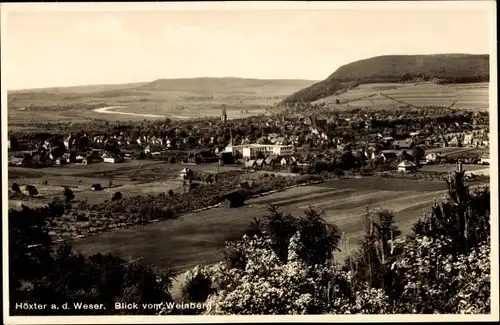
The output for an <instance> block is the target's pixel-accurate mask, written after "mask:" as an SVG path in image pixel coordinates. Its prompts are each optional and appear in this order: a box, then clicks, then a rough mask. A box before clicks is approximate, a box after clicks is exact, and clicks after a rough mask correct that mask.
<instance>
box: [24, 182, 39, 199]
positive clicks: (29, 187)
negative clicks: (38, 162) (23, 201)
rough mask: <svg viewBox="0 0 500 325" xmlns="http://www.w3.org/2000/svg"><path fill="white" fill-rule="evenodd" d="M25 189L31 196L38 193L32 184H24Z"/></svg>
mask: <svg viewBox="0 0 500 325" xmlns="http://www.w3.org/2000/svg"><path fill="white" fill-rule="evenodd" d="M26 191H28V195H29V196H31V197H33V196H35V195H38V190H37V189H36V187H35V186H34V185H26Z"/></svg>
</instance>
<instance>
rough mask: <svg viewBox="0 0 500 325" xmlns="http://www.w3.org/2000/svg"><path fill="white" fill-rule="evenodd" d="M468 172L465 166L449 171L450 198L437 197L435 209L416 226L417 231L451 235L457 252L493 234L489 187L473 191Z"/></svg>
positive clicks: (421, 234)
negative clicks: (440, 200)
mask: <svg viewBox="0 0 500 325" xmlns="http://www.w3.org/2000/svg"><path fill="white" fill-rule="evenodd" d="M464 175H465V172H464V171H462V170H457V171H455V172H454V173H452V174H451V175H449V177H448V179H447V180H446V182H447V185H448V193H447V197H446V199H445V200H444V201H443V202H440V203H439V202H437V201H435V202H434V204H433V206H432V211H431V213H430V214H427V215H425V217H424V218H423V219H421V220H419V221H418V222H417V223H416V224H415V225H414V226H413V231H414V233H415V235H420V236H428V237H431V238H441V237H445V238H450V240H451V242H452V243H453V244H452V245H451V247H450V253H453V254H456V253H458V252H460V253H463V254H466V253H468V252H469V250H471V249H473V248H475V247H478V245H479V244H480V243H483V242H485V241H486V240H487V239H488V238H489V236H490V213H491V212H490V192H489V188H481V189H479V190H476V191H471V190H470V189H469V186H468V185H467V184H466V182H465V179H464Z"/></svg>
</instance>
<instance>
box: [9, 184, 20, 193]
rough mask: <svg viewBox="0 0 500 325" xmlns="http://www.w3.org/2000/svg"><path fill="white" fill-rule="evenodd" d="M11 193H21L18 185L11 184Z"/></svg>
mask: <svg viewBox="0 0 500 325" xmlns="http://www.w3.org/2000/svg"><path fill="white" fill-rule="evenodd" d="M11 189H12V191H13V192H14V193H18V194H19V193H21V188H20V187H19V184H17V183H12V187H11Z"/></svg>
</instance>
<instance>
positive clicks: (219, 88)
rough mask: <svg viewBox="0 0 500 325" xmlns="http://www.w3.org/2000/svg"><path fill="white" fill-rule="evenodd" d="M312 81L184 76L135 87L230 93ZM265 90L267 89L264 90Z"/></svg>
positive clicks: (150, 89)
mask: <svg viewBox="0 0 500 325" xmlns="http://www.w3.org/2000/svg"><path fill="white" fill-rule="evenodd" d="M312 83H314V81H311V80H295V79H246V78H184V79H158V80H155V81H152V82H150V83H148V84H145V85H142V86H140V87H138V88H137V90H139V91H189V92H193V93H219V94H231V93H241V92H260V91H259V90H264V89H265V90H267V89H269V90H275V89H277V88H298V89H300V87H304V86H306V87H307V86H310V85H311V84H312ZM266 92H267V91H266Z"/></svg>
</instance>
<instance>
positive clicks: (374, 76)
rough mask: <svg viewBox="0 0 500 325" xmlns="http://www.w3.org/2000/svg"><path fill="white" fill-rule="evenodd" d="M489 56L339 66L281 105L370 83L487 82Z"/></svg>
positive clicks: (390, 58) (401, 58) (391, 58)
mask: <svg viewBox="0 0 500 325" xmlns="http://www.w3.org/2000/svg"><path fill="white" fill-rule="evenodd" d="M489 69H490V68H489V55H487V54H485V55H482V54H481V55H473V54H433V55H386V56H378V57H374V58H370V59H365V60H360V61H356V62H352V63H349V64H346V65H344V66H341V67H340V68H339V69H337V70H336V71H335V72H334V73H333V74H331V75H330V76H329V77H328V78H326V79H325V80H323V81H320V82H318V83H315V84H314V85H312V86H310V87H307V88H304V89H302V90H299V91H298V92H296V93H293V94H292V95H290V96H288V97H286V98H285V99H284V100H283V103H293V102H313V101H316V100H318V99H321V98H324V97H327V96H331V95H334V94H336V93H338V92H341V91H342V90H344V89H349V88H353V87H356V86H358V85H360V84H370V83H397V82H402V81H412V80H413V81H414V80H426V81H435V82H438V83H472V82H488V81H489Z"/></svg>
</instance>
